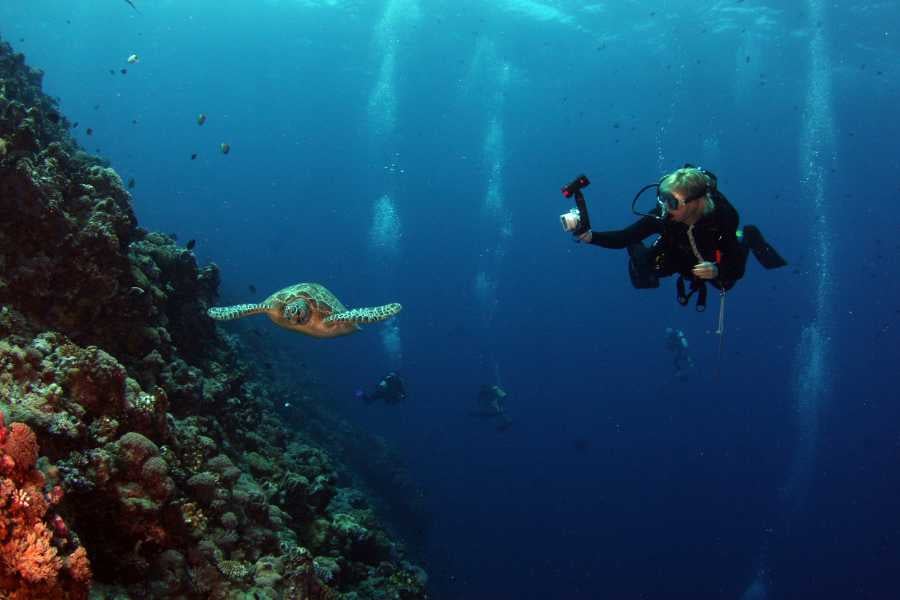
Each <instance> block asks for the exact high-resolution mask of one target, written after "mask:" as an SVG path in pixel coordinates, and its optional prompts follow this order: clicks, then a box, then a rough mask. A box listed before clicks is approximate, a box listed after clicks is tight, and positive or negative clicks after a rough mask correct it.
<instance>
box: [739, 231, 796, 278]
mask: <svg viewBox="0 0 900 600" xmlns="http://www.w3.org/2000/svg"><path fill="white" fill-rule="evenodd" d="M744 245H745V246H747V248H749V249H750V251H751V252H753V256H755V257H756V260H757V261H759V264H761V265H762V266H763V267H764V268H766V269H777V268H779V267H784V266H787V261H786V260H784V258H782V257H781V255H780V254H778V251H777V250H775V248H773V247H772V246H770V245H769V243H768V242H767V241H766V240H765V238H763V235H762V233H761V232H760V230H759V229H758V228H757V227H756V226H755V225H747V226H746V227H744Z"/></svg>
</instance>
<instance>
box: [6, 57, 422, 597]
mask: <svg viewBox="0 0 900 600" xmlns="http://www.w3.org/2000/svg"><path fill="white" fill-rule="evenodd" d="M40 83H41V74H40V73H39V72H37V71H34V70H32V69H30V68H28V67H27V66H26V65H25V61H24V57H23V56H22V55H21V54H16V53H14V52H13V51H12V49H11V48H10V46H9V45H8V44H5V43H2V42H0V140H2V143H0V212H2V214H3V215H4V221H3V225H2V226H0V419H5V421H3V420H0V423H3V422H15V423H14V425H12V426H10V427H9V428H7V427H5V426H3V427H0V509H2V510H0V597H3V598H5V597H10V598H80V597H86V595H87V593H88V588H89V586H91V585H92V591H91V595H92V596H97V597H110V598H112V597H130V598H241V597H253V598H266V599H276V598H285V599H295V598H298V599H299V598H305V599H310V600H315V599H325V598H346V599H348V600H349V599H358V600H364V599H369V598H371V599H375V598H379V599H380V598H403V599H416V598H425V597H427V596H426V591H425V589H426V579H427V578H426V576H425V573H424V571H422V570H421V569H420V568H418V567H416V566H415V565H414V564H412V563H410V562H409V561H408V560H407V558H406V557H405V550H404V546H403V545H402V544H400V543H399V542H398V541H396V540H395V539H394V538H392V536H391V535H390V534H389V533H388V531H387V530H386V528H385V526H384V525H383V523H381V522H380V521H379V519H378V518H377V516H376V510H375V507H374V506H373V505H372V501H371V500H370V498H369V496H368V495H366V494H363V493H361V492H360V491H359V490H358V489H356V483H357V482H359V481H363V480H365V479H366V476H365V474H363V475H358V474H354V473H353V472H352V469H351V468H350V467H349V466H348V464H349V463H350V462H352V460H350V459H351V458H352V455H353V454H354V453H356V454H363V453H365V452H366V448H365V445H360V444H359V442H354V443H353V444H356V445H353V444H349V443H348V442H346V441H344V440H345V438H355V439H367V438H366V436H361V435H357V434H352V435H346V434H339V433H338V432H336V431H334V430H332V429H331V426H332V425H333V423H334V421H333V420H332V421H328V420H327V419H326V418H324V417H323V416H322V414H321V413H317V414H316V415H313V414H312V413H310V418H309V419H303V420H304V421H307V422H308V423H318V424H319V425H318V429H317V430H316V431H313V429H316V427H315V426H313V425H311V426H310V428H309V429H307V430H306V431H298V430H297V429H295V428H293V427H289V426H288V424H286V423H285V421H284V419H283V416H284V415H281V414H279V413H278V412H277V411H276V410H274V409H273V407H274V406H281V405H285V404H286V403H287V402H288V400H289V398H287V397H286V396H284V395H283V394H284V393H285V392H283V391H279V389H278V388H277V387H276V386H272V385H270V382H267V381H265V379H264V378H261V377H259V373H258V372H257V370H256V369H255V368H254V367H253V366H252V365H251V364H250V363H248V362H246V361H245V360H243V359H242V358H241V354H240V349H241V344H240V343H239V342H238V341H237V339H236V337H234V336H228V335H225V334H223V333H222V332H220V331H219V330H217V329H216V327H215V325H214V324H213V322H212V321H211V320H209V319H208V318H207V317H206V316H205V311H206V309H207V308H208V307H209V306H210V305H212V303H213V300H214V297H215V295H216V293H217V289H218V285H219V275H218V270H217V268H216V266H215V265H209V266H206V267H202V268H201V267H199V266H198V265H197V263H196V259H195V257H194V255H193V254H192V253H191V252H190V251H189V250H188V249H185V248H181V247H179V246H178V245H176V243H175V241H174V240H173V239H171V238H170V237H169V236H166V235H162V234H159V233H154V232H148V231H144V230H142V229H141V228H139V227H138V226H137V221H136V218H135V215H134V212H133V210H132V208H131V198H130V195H129V193H128V192H127V191H126V190H125V188H124V186H123V184H122V180H121V179H120V178H119V176H118V175H117V174H116V173H115V171H113V170H112V169H111V168H109V166H108V165H106V164H104V163H103V162H102V161H99V160H98V159H96V158H94V157H92V156H90V155H88V154H86V153H84V152H82V151H81V150H80V149H79V148H78V147H77V145H76V144H75V143H74V142H73V141H72V139H71V137H70V136H69V134H68V131H67V130H68V123H67V121H66V119H65V118H64V117H63V116H61V115H60V113H59V111H58V109H57V107H56V103H55V102H54V101H53V100H52V99H50V98H47V97H46V96H45V95H44V94H43V93H42V92H41V91H40ZM294 387H295V388H296V387H297V386H294ZM301 393H302V394H303V395H304V397H306V395H305V394H306V393H305V392H301ZM311 405H312V403H310V402H307V403H305V404H303V403H298V404H297V406H298V407H302V406H311ZM298 410H303V408H299V409H298ZM295 416H296V415H295ZM329 423H330V424H329ZM342 426H343V425H342ZM342 435H344V437H341V436H342ZM326 442H330V443H326ZM370 446H374V447H378V443H377V442H372V443H371V444H370ZM348 447H350V448H351V449H352V448H355V449H356V450H355V451H353V450H351V451H350V452H347V451H346V449H347V448H348ZM335 449H338V450H335ZM38 454H40V455H41V456H42V458H41V459H40V460H38ZM387 454H388V453H387V452H382V455H384V456H386V455H387ZM35 465H39V467H40V468H39V469H38V468H36V467H35ZM369 479H370V480H374V479H373V478H371V477H370V478H369ZM388 479H389V478H388ZM92 582H93V583H92Z"/></svg>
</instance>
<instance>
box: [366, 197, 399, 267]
mask: <svg viewBox="0 0 900 600" xmlns="http://www.w3.org/2000/svg"><path fill="white" fill-rule="evenodd" d="M402 235H403V233H402V231H401V228H400V217H399V216H398V215H397V209H396V207H395V206H394V201H393V200H391V197H390V196H388V195H387V194H385V195H384V196H382V197H381V198H379V199H378V201H377V202H376V203H375V215H374V218H373V220H372V229H371V230H370V231H369V243H370V244H371V246H372V251H373V253H374V254H375V258H376V260H378V261H379V262H380V261H383V260H391V261H393V260H395V259H396V258H397V255H398V254H399V253H400V238H401V236H402Z"/></svg>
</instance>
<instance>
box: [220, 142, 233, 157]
mask: <svg viewBox="0 0 900 600" xmlns="http://www.w3.org/2000/svg"><path fill="white" fill-rule="evenodd" d="M219 150H221V151H222V154H228V153H229V152H231V146H230V145H228V144H226V143H225V142H222V143H221V144H220V145H219Z"/></svg>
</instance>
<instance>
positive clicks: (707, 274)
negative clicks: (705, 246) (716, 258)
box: [693, 260, 719, 279]
mask: <svg viewBox="0 0 900 600" xmlns="http://www.w3.org/2000/svg"><path fill="white" fill-rule="evenodd" d="M693 271H694V277H699V278H700V279H715V278H716V277H718V276H719V267H717V266H716V263H713V262H709V261H708V260H707V261H703V262H702V263H700V264H699V265H694V269H693Z"/></svg>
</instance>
